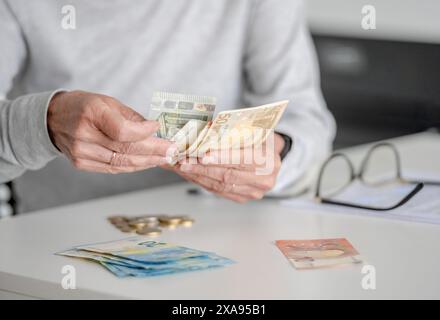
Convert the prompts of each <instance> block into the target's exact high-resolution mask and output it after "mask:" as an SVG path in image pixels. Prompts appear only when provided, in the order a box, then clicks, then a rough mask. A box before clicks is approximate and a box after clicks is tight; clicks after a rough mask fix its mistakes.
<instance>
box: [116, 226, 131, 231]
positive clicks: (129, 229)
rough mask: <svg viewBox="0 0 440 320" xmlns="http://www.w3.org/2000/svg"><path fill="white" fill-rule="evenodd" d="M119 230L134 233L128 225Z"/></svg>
mask: <svg viewBox="0 0 440 320" xmlns="http://www.w3.org/2000/svg"><path fill="white" fill-rule="evenodd" d="M118 229H119V230H121V231H122V232H133V231H134V230H133V228H131V227H130V226H128V225H126V226H121V227H120V228H118Z"/></svg>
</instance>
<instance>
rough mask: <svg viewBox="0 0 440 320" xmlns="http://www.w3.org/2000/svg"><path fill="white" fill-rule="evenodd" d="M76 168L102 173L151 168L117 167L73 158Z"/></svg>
mask: <svg viewBox="0 0 440 320" xmlns="http://www.w3.org/2000/svg"><path fill="white" fill-rule="evenodd" d="M72 162H73V165H74V167H75V168H77V169H79V170H83V171H90V172H100V173H112V174H116V173H129V172H135V171H142V170H145V169H149V168H148V167H115V166H112V165H109V164H105V163H102V162H98V161H94V160H89V159H79V158H78V159H74V160H72Z"/></svg>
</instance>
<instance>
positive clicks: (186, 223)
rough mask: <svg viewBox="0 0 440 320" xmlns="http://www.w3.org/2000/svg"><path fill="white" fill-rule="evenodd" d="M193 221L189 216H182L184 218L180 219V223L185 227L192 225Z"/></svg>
mask: <svg viewBox="0 0 440 320" xmlns="http://www.w3.org/2000/svg"><path fill="white" fill-rule="evenodd" d="M193 223H194V219H191V218H184V219H182V221H180V225H181V226H184V227H186V228H189V227H191V226H192V225H193Z"/></svg>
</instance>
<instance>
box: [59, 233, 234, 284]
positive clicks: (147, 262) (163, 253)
mask: <svg viewBox="0 0 440 320" xmlns="http://www.w3.org/2000/svg"><path fill="white" fill-rule="evenodd" d="M56 254H57V255H63V256H69V257H76V258H83V259H88V260H92V261H95V262H97V263H99V264H101V265H102V266H104V267H105V268H107V269H108V270H109V271H111V272H112V273H113V274H114V275H116V276H118V277H151V276H158V275H165V274H173V273H178V272H185V271H196V270H204V269H209V268H216V267H222V266H225V265H228V264H231V263H234V262H233V261H232V260H230V259H227V258H224V257H221V256H218V255H216V254H215V253H212V252H205V251H199V250H195V249H190V248H187V247H181V246H177V245H174V244H169V243H164V242H158V241H152V240H150V239H148V238H145V237H141V236H139V237H132V238H127V239H122V240H116V241H110V242H104V243H95V244H88V245H82V246H78V247H75V248H72V249H69V250H66V251H63V252H58V253H56Z"/></svg>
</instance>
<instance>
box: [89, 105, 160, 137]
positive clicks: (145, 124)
mask: <svg viewBox="0 0 440 320" xmlns="http://www.w3.org/2000/svg"><path fill="white" fill-rule="evenodd" d="M96 125H97V127H98V128H99V129H100V130H101V131H102V132H104V134H105V135H107V136H108V137H110V138H111V139H113V140H115V141H119V142H135V141H141V140H144V139H147V138H148V137H150V136H151V135H153V134H154V133H155V132H156V131H157V130H158V129H159V122H157V121H150V120H143V121H139V120H128V119H126V118H125V117H124V116H123V114H122V113H121V112H120V110H117V109H112V108H106V109H105V110H104V111H103V112H102V115H101V118H100V119H97V124H96Z"/></svg>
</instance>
